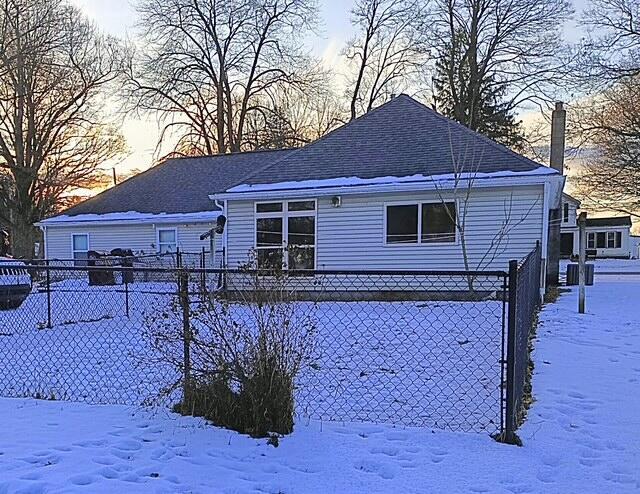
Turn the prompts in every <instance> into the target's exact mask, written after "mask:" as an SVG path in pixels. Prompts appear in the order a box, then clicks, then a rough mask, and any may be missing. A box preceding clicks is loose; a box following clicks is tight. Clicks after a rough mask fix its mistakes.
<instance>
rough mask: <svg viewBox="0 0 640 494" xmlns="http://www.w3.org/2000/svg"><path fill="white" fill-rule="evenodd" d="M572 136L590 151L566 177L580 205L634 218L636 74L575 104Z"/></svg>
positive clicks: (638, 135) (639, 102)
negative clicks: (576, 170)
mask: <svg viewBox="0 0 640 494" xmlns="http://www.w3.org/2000/svg"><path fill="white" fill-rule="evenodd" d="M574 114H575V115H574V118H573V119H572V126H573V129H572V134H573V135H574V136H577V137H578V138H580V139H581V141H580V144H581V145H582V144H586V147H587V148H588V149H590V150H591V152H587V153H585V155H586V156H585V158H584V162H585V163H584V165H583V166H582V167H581V169H579V171H578V173H577V174H576V176H575V177H571V178H570V180H571V181H572V182H574V183H575V185H576V195H578V196H579V197H580V198H581V199H582V200H583V207H585V208H588V209H589V210H591V211H602V212H607V211H608V212H618V213H623V214H629V215H632V216H635V217H636V218H639V219H640V75H638V76H635V77H626V78H623V79H621V80H620V81H619V82H617V83H616V84H615V85H614V86H613V87H611V88H609V89H606V90H604V91H602V92H601V93H599V94H597V95H595V96H593V97H591V98H589V99H588V100H587V101H586V102H585V103H583V104H580V105H575V107H574Z"/></svg>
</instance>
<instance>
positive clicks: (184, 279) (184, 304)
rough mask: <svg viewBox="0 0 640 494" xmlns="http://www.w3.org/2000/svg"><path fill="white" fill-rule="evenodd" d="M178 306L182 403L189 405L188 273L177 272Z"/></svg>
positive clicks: (189, 332) (189, 334) (189, 335)
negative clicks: (180, 337)
mask: <svg viewBox="0 0 640 494" xmlns="http://www.w3.org/2000/svg"><path fill="white" fill-rule="evenodd" d="M178 287H179V299H180V307H181V308H182V342H183V383H182V390H183V399H182V401H183V405H184V406H189V403H190V398H191V322H190V316H191V314H190V310H189V273H188V272H187V271H184V270H183V271H180V272H179V273H178Z"/></svg>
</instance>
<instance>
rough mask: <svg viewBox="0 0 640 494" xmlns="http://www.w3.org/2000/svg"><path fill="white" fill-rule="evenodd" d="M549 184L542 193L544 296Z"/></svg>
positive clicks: (543, 289) (542, 288) (544, 286)
mask: <svg viewBox="0 0 640 494" xmlns="http://www.w3.org/2000/svg"><path fill="white" fill-rule="evenodd" d="M549 189H550V187H549V183H548V182H545V184H544V190H543V192H542V194H543V197H542V251H541V253H540V256H541V258H542V267H541V269H540V271H541V275H540V276H541V278H542V280H541V282H540V288H541V290H542V295H544V293H545V291H546V289H547V259H548V258H547V256H548V255H549V193H550V191H549Z"/></svg>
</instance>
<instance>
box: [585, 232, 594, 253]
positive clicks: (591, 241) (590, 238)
mask: <svg viewBox="0 0 640 494" xmlns="http://www.w3.org/2000/svg"><path fill="white" fill-rule="evenodd" d="M595 248H596V234H595V233H587V249H595Z"/></svg>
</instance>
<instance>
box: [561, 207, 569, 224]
mask: <svg viewBox="0 0 640 494" xmlns="http://www.w3.org/2000/svg"><path fill="white" fill-rule="evenodd" d="M562 221H563V222H564V223H569V203H568V202H565V203H564V205H563V211H562Z"/></svg>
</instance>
